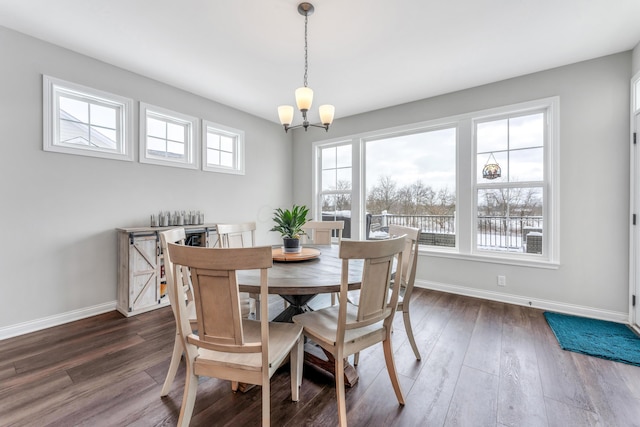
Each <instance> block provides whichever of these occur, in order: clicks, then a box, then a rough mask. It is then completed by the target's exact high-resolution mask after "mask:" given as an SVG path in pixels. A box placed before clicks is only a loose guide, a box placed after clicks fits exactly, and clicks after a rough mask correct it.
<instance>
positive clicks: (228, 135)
mask: <svg viewBox="0 0 640 427" xmlns="http://www.w3.org/2000/svg"><path fill="white" fill-rule="evenodd" d="M203 127H204V137H203V138H204V144H203V154H202V157H203V159H204V160H203V164H202V169H203V170H205V171H211V172H223V173H232V174H238V175H244V132H243V131H240V130H237V129H232V128H230V127H226V126H222V125H219V124H216V123H213V122H209V121H206V120H205V121H204V124H203Z"/></svg>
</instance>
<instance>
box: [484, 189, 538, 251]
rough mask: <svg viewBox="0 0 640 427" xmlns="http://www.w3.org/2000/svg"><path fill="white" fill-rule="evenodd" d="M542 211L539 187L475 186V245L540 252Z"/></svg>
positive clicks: (495, 249) (488, 248)
mask: <svg viewBox="0 0 640 427" xmlns="http://www.w3.org/2000/svg"><path fill="white" fill-rule="evenodd" d="M542 215H543V191H542V187H533V188H526V187H523V188H496V189H483V190H478V223H477V226H478V229H477V239H478V240H477V245H478V248H479V249H482V250H490V251H506V252H521V253H524V252H526V253H535V254H541V253H542V246H541V245H542V236H543V216H542ZM530 233H535V234H533V235H532V234H530ZM529 237H531V239H529ZM527 239H529V245H528V246H527Z"/></svg>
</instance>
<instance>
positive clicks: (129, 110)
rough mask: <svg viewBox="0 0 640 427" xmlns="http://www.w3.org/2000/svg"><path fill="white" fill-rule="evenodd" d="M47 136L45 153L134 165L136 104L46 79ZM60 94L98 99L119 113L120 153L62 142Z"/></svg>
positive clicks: (43, 146)
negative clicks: (134, 114)
mask: <svg viewBox="0 0 640 427" xmlns="http://www.w3.org/2000/svg"><path fill="white" fill-rule="evenodd" d="M42 88H43V91H42V112H43V136H42V149H43V150H44V151H51V152H55V153H65V154H74V155H79V156H89V157H100V158H104V159H112V160H125V161H133V125H132V124H133V100H132V99H130V98H125V97H122V96H119V95H114V94H112V93H109V92H105V91H101V90H98V89H93V88H90V87H87V86H83V85H79V84H76V83H71V82H68V81H65V80H61V79H58V78H55V77H51V76H47V75H44V74H43V75H42ZM58 93H68V94H74V95H77V96H79V97H81V98H86V99H94V100H96V101H100V102H102V103H106V104H110V105H113V106H115V107H116V108H118V109H119V111H120V114H119V121H120V128H119V135H118V138H119V140H120V147H119V149H118V150H117V151H113V150H104V149H100V148H95V147H81V146H78V147H75V146H71V145H68V144H63V143H61V142H60V141H58V137H57V135H58V118H59V111H58V108H57V106H56V99H57V94H58Z"/></svg>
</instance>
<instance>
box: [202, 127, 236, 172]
mask: <svg viewBox="0 0 640 427" xmlns="http://www.w3.org/2000/svg"><path fill="white" fill-rule="evenodd" d="M209 129H212V130H213V131H215V132H216V133H218V134H224V135H227V136H230V137H233V138H235V140H236V144H235V147H234V153H233V154H234V156H235V159H236V162H235V163H236V167H235V168H228V167H224V166H218V165H210V164H208V163H207V133H208V131H209ZM244 157H245V146H244V131H242V130H239V129H234V128H232V127H229V126H225V125H221V124H219V123H214V122H211V121H209V120H203V121H202V170H203V171H206V172H219V173H227V174H233V175H244V174H245V161H244Z"/></svg>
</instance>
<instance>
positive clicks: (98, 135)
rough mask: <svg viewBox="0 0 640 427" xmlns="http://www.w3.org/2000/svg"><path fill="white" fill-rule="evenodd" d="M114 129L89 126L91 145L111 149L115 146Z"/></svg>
mask: <svg viewBox="0 0 640 427" xmlns="http://www.w3.org/2000/svg"><path fill="white" fill-rule="evenodd" d="M116 135H117V134H116V131H115V130H109V129H104V128H96V127H94V126H91V145H93V146H94V147H99V148H106V149H109V150H113V149H115V148H116V147H117V141H116Z"/></svg>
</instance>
